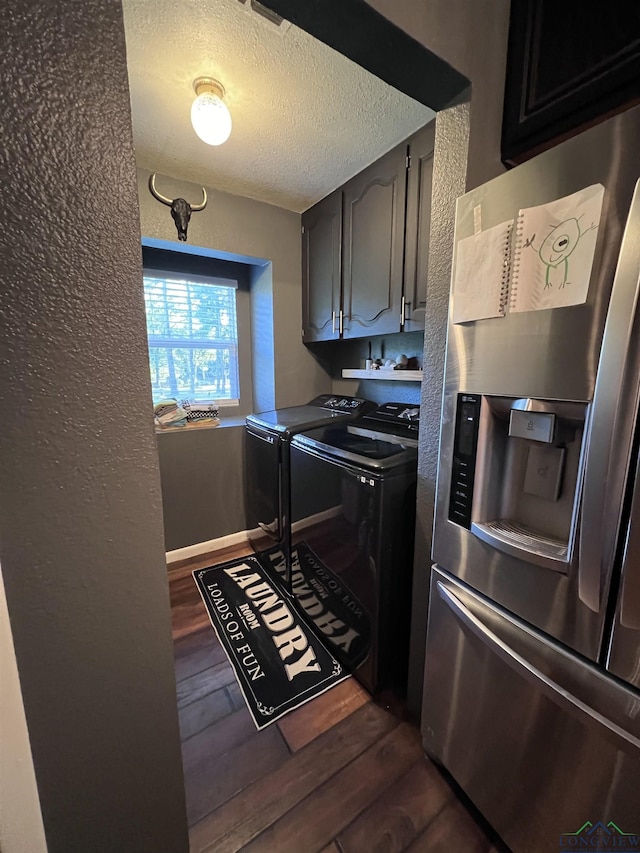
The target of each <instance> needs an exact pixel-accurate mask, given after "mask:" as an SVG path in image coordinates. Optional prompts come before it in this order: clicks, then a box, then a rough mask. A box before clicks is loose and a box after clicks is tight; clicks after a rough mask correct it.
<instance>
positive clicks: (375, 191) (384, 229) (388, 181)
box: [343, 143, 407, 338]
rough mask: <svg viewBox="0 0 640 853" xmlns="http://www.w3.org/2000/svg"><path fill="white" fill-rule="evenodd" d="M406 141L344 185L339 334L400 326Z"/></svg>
mask: <svg viewBox="0 0 640 853" xmlns="http://www.w3.org/2000/svg"><path fill="white" fill-rule="evenodd" d="M406 152H407V146H406V144H404V143H403V144H402V145H400V146H398V148H394V149H393V150H392V151H390V152H389V153H388V154H385V156H384V157H382V158H381V159H380V160H378V161H377V162H376V163H374V164H373V165H371V166H369V167H368V168H367V169H365V170H364V171H363V172H361V173H360V174H359V175H356V177H355V178H352V179H351V180H350V181H349V182H348V183H347V184H346V185H345V187H344V217H345V221H344V269H343V287H344V291H343V311H344V337H346V338H358V337H363V336H365V335H380V334H388V333H391V332H399V331H400V312H401V301H402V262H403V253H404V215H405V198H406V187H407V169H406Z"/></svg>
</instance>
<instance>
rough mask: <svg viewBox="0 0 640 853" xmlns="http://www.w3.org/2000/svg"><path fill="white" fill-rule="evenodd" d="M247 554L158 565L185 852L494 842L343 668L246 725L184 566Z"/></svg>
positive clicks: (305, 851) (417, 746) (396, 720)
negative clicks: (260, 721)
mask: <svg viewBox="0 0 640 853" xmlns="http://www.w3.org/2000/svg"><path fill="white" fill-rule="evenodd" d="M246 553H250V551H249V549H248V548H234V549H227V550H226V551H224V552H222V551H220V552H217V553H216V554H215V555H211V556H208V557H206V558H204V559H198V560H197V561H195V560H194V561H191V562H190V563H187V564H185V565H182V566H181V567H180V568H172V570H171V571H170V573H169V581H170V583H169V588H170V593H171V604H172V616H173V635H174V653H175V668H176V682H177V693H178V706H179V715H180V731H181V737H182V754H183V763H184V773H185V788H186V800H187V814H188V819H189V827H190V832H189V834H190V846H191V851H192V853H205V851H207V853H231V851H238V850H242V851H269V853H271V852H273V853H287V851H291V853H315V851H318V853H365V851H366V853H369V851H380V853H382V851H385V853H392V851H393V852H395V851H398V853H399V851H412V853H414V851H415V853H417V851H429V853H439V851H442V853H445V851H446V853H451V851H464V853H489V851H495V850H496V849H497V848H495V847H493V846H492V843H491V841H490V840H489V839H488V838H487V836H486V835H485V833H484V832H483V830H482V829H481V827H480V826H479V824H478V823H476V821H475V820H474V819H473V817H472V816H471V814H470V813H469V812H468V811H467V810H466V808H465V807H464V806H463V804H462V803H461V801H460V800H459V799H458V797H457V796H456V794H455V792H454V791H453V789H452V788H451V787H450V786H449V784H448V783H447V781H445V779H444V778H443V777H442V776H441V774H440V773H439V772H438V770H437V769H436V767H435V765H433V764H432V763H431V762H430V761H429V760H428V759H427V758H426V757H425V755H424V753H423V751H422V746H421V743H420V735H419V732H418V730H417V729H416V727H415V726H414V725H412V724H411V723H410V722H408V721H406V720H403V719H402V718H401V715H399V714H398V713H397V711H396V713H392V711H391V710H390V709H389V708H388V707H386V706H385V704H384V703H382V702H380V701H377V702H374V701H372V699H371V697H370V696H369V695H368V694H367V693H366V692H365V691H364V689H363V688H362V687H360V686H359V684H358V683H357V682H356V681H355V680H354V679H352V678H350V679H348V680H347V681H344V682H342V683H340V684H339V685H337V686H336V687H334V688H333V689H332V690H330V691H329V692H328V693H325V694H323V695H322V696H319V697H318V698H317V699H314V700H312V701H311V702H308V703H307V704H306V705H304V706H302V707H301V708H298V709H297V710H295V711H293V712H291V713H290V714H288V715H287V716H285V717H283V718H282V719H281V720H279V721H278V722H276V723H273V724H272V725H271V726H268V727H267V728H266V729H263V730H262V731H261V732H258V731H257V730H256V728H255V726H254V724H253V721H252V719H251V717H250V715H249V712H248V710H247V709H246V707H245V704H244V700H243V698H242V695H241V693H240V690H239V688H238V686H237V684H236V681H235V677H234V675H233V671H232V669H231V666H230V665H229V664H228V662H227V659H226V657H225V654H224V652H223V650H222V647H221V646H220V644H219V643H218V641H217V638H216V636H215V634H214V632H213V629H212V628H211V626H210V624H209V619H208V616H207V612H206V610H205V608H204V605H203V604H202V602H201V599H200V595H199V594H198V591H197V588H196V585H195V583H194V581H193V578H192V577H191V571H192V570H193V569H196V568H200V567H203V566H208V565H212V564H214V563H215V562H221V561H222V560H228V559H233V558H234V557H237V556H241V555H243V554H246Z"/></svg>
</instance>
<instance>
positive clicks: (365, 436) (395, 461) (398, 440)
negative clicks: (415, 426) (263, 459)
mask: <svg viewBox="0 0 640 853" xmlns="http://www.w3.org/2000/svg"><path fill="white" fill-rule="evenodd" d="M293 445H294V446H296V447H304V448H306V449H309V450H311V451H313V452H314V453H316V454H318V455H321V456H327V457H331V458H333V459H341V460H344V461H346V462H349V463H351V464H352V465H357V466H358V467H360V468H366V469H367V470H370V471H377V472H379V473H382V472H384V471H386V470H389V469H392V468H397V467H399V466H401V465H410V466H415V465H416V464H417V460H418V442H417V441H416V440H415V438H407V437H404V436H398V435H393V434H384V433H381V432H379V431H378V430H370V429H365V428H364V427H363V426H362V421H358V422H356V423H353V424H350V423H343V424H331V425H326V426H322V427H318V428H317V429H313V430H306V431H305V432H304V433H301V434H299V435H297V436H296V437H295V438H294V439H293Z"/></svg>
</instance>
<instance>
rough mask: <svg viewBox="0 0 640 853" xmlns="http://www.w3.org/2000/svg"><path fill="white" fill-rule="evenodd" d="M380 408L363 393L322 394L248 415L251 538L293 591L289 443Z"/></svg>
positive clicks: (247, 493) (247, 479) (247, 502)
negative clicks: (298, 436) (302, 402)
mask: <svg viewBox="0 0 640 853" xmlns="http://www.w3.org/2000/svg"><path fill="white" fill-rule="evenodd" d="M373 409H375V403H371V402H369V401H368V400H364V399H362V398H361V397H349V396H344V395H337V394H320V395H319V396H318V397H314V398H313V400H310V401H309V402H308V403H307V404H306V405H303V406H289V407H287V408H282V409H275V410H273V411H269V412H257V413H255V414H252V415H247V417H246V419H245V506H246V512H247V521H248V527H249V541H250V543H251V545H252V547H253V549H254V550H255V551H256V553H257V554H261V553H262V552H264V551H268V552H269V557H270V560H269V562H270V564H271V563H273V564H274V565H276V566H277V569H274V573H275V575H274V576H276V577H277V578H278V580H279V581H280V582H281V583H282V585H283V586H284V588H285V590H286V591H288V592H290V589H291V583H290V569H291V564H290V551H291V541H290V535H291V531H290V475H289V446H290V443H291V440H292V438H293V437H294V436H295V435H296V434H297V433H299V432H302V431H303V430H307V429H312V428H313V427H318V426H321V425H326V424H337V423H344V422H346V421H351V420H354V419H355V418H357V417H358V416H360V415H363V414H366V413H367V412H370V411H371V410H373Z"/></svg>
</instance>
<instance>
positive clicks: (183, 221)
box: [149, 172, 207, 241]
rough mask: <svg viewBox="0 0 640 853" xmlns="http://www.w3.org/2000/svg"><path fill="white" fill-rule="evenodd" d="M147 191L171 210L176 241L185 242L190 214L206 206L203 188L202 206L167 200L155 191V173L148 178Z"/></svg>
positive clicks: (182, 200) (177, 199) (180, 200)
mask: <svg viewBox="0 0 640 853" xmlns="http://www.w3.org/2000/svg"><path fill="white" fill-rule="evenodd" d="M149 189H150V191H151V194H152V195H153V196H154V197H155V198H157V199H158V201H161V202H162V203H163V204H167V205H169V207H170V208H171V216H172V217H173V221H174V222H175V224H176V228H177V230H178V240H182V241H186V239H187V228H188V227H189V220H190V219H191V214H192V213H197V212H198V211H199V210H204V209H205V207H206V206H207V191H206V190H205V188H204V187H202V204H189V202H188V201H185V199H183V198H174V199H171V198H167V197H166V196H164V195H162V193H159V192H158V190H157V189H156V172H154V173H153V174H152V175H151V177H150V178H149Z"/></svg>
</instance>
